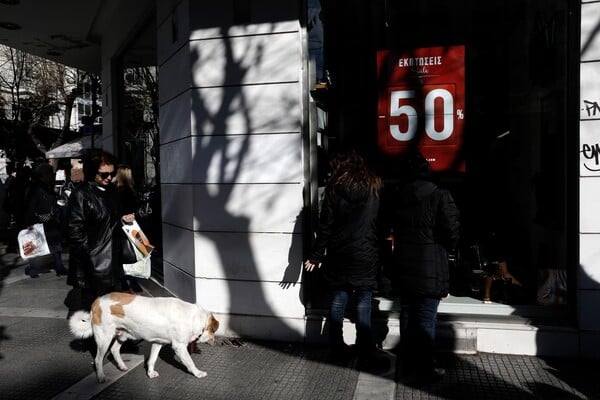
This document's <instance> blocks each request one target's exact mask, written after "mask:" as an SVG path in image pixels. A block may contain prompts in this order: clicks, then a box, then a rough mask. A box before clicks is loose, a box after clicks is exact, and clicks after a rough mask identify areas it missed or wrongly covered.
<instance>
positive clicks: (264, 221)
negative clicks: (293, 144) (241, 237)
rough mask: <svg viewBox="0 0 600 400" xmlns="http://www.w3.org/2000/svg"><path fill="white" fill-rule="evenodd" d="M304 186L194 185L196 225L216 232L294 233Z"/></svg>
mask: <svg viewBox="0 0 600 400" xmlns="http://www.w3.org/2000/svg"><path fill="white" fill-rule="evenodd" d="M302 202H303V200H302V184H300V183H298V184H286V185H282V184H249V185H245V184H236V185H219V184H208V185H194V218H195V219H196V222H195V224H196V225H195V226H196V229H197V230H200V231H216V232H294V231H298V230H299V229H300V227H299V224H298V223H297V219H298V216H299V215H300V211H301V210H302V205H303V203H302Z"/></svg>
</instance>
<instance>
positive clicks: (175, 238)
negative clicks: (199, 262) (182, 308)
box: [162, 224, 196, 290]
mask: <svg viewBox="0 0 600 400" xmlns="http://www.w3.org/2000/svg"><path fill="white" fill-rule="evenodd" d="M162 228H163V231H162V233H163V238H162V239H163V256H162V257H163V260H164V261H165V262H168V263H170V264H172V265H176V266H177V267H178V268H179V269H181V270H183V271H185V272H186V273H187V274H188V275H190V276H195V274H196V266H195V264H194V233H193V232H192V231H190V230H188V229H184V228H180V227H177V226H172V225H168V224H162ZM165 286H166V287H167V288H168V289H169V290H171V287H170V286H169V285H167V280H166V275H165Z"/></svg>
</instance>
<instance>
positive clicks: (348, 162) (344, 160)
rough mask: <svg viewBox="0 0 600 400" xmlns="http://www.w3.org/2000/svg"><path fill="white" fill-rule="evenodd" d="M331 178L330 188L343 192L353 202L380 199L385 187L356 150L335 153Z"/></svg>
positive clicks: (330, 163)
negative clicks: (380, 193)
mask: <svg viewBox="0 0 600 400" xmlns="http://www.w3.org/2000/svg"><path fill="white" fill-rule="evenodd" d="M329 166H330V167H331V177H330V178H329V182H328V184H329V187H330V188H332V189H334V190H339V189H341V191H343V192H344V193H346V194H347V195H348V196H349V197H350V198H351V199H352V200H356V201H361V200H366V199H367V198H368V197H374V198H376V199H377V198H379V192H380V190H381V187H382V185H383V183H382V181H381V178H380V177H379V176H377V175H376V174H375V173H374V172H373V171H372V170H371V169H370V168H369V166H368V165H367V163H366V162H365V160H364V159H363V158H362V157H361V156H360V155H358V153H356V152H355V151H354V150H350V151H343V152H338V153H335V154H334V155H333V156H332V157H331V159H330V161H329Z"/></svg>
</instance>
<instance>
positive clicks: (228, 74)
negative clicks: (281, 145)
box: [190, 33, 302, 339]
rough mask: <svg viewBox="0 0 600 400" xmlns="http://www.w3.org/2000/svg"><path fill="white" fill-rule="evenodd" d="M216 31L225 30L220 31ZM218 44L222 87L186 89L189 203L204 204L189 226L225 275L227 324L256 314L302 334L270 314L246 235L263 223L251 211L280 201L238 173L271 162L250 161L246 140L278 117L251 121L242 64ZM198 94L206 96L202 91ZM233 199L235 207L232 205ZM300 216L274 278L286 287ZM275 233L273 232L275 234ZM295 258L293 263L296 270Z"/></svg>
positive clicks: (241, 328)
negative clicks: (279, 276) (190, 122)
mask: <svg viewBox="0 0 600 400" xmlns="http://www.w3.org/2000/svg"><path fill="white" fill-rule="evenodd" d="M222 36H223V37H226V36H227V35H226V34H225V33H224V34H223V35H222ZM250 42H251V41H250ZM222 43H223V49H224V52H225V60H226V65H225V69H224V70H223V74H224V76H223V82H224V83H225V85H224V86H223V87H221V89H220V93H218V95H217V94H216V92H215V90H216V89H215V88H209V89H208V90H206V91H204V90H203V88H202V87H201V85H200V83H199V82H195V85H194V86H195V88H194V89H192V107H193V118H194V121H195V127H194V128H193V129H194V131H193V134H194V135H197V136H196V137H197V141H196V144H195V149H194V153H193V154H194V159H193V162H192V165H190V166H193V167H194V171H193V174H194V177H193V181H194V182H196V183H197V184H196V185H195V187H194V201H195V202H200V203H201V204H202V210H206V213H204V212H203V213H202V215H198V213H197V211H196V212H195V214H196V215H195V216H194V217H195V219H196V220H197V221H198V223H199V228H196V229H199V231H200V232H201V234H202V236H203V237H204V238H205V239H208V240H209V241H210V242H211V244H212V245H213V246H214V248H215V249H216V251H217V254H218V256H219V258H220V264H221V265H222V268H223V273H224V280H225V282H226V283H227V285H228V288H229V309H230V312H231V314H232V318H231V321H230V329H232V330H233V331H234V332H247V331H248V328H249V326H248V322H247V320H244V318H236V315H237V316H239V315H244V314H246V315H249V316H251V318H253V319H254V320H256V319H257V318H258V317H256V315H257V314H258V315H263V316H268V317H269V327H270V331H272V332H274V333H275V334H276V335H277V336H279V337H284V338H296V339H301V338H302V332H298V331H297V330H295V329H294V328H292V327H290V326H288V324H286V323H285V322H284V321H283V320H281V319H280V318H279V317H277V315H278V313H277V311H275V310H274V309H273V307H272V306H271V304H270V303H271V300H269V299H267V298H266V294H265V292H264V290H263V287H264V286H265V284H266V285H269V284H272V283H274V282H264V277H262V276H261V274H260V273H259V272H260V271H259V261H258V256H257V254H256V251H257V249H255V248H254V246H255V245H254V244H253V243H252V241H251V232H256V231H261V229H260V228H259V229H257V228H256V226H255V225H256V224H257V223H258V225H262V222H264V221H256V220H253V219H252V218H253V216H252V214H253V212H254V211H255V210H261V211H260V215H263V216H269V214H273V213H276V212H277V209H276V207H278V204H277V203H281V198H280V197H279V196H280V191H274V190H273V189H272V186H271V185H264V186H263V187H261V185H260V184H256V183H255V182H253V181H252V180H245V178H244V177H242V175H244V173H245V172H246V173H248V171H247V169H248V168H250V169H252V172H256V171H257V170H259V169H262V170H265V169H268V168H271V167H272V163H273V161H272V160H271V161H270V163H271V164H269V165H265V166H264V167H261V166H259V165H258V166H257V165H253V164H252V162H253V160H250V156H249V154H250V152H251V147H252V145H253V143H252V139H253V137H255V136H257V135H256V134H255V133H256V131H258V132H259V133H260V132H261V128H263V130H264V128H265V127H266V128H269V125H270V124H277V121H278V120H279V118H280V117H279V116H278V115H275V114H274V115H273V119H272V120H267V121H266V122H264V123H263V124H264V125H266V126H263V127H258V128H257V127H256V123H253V122H254V121H252V116H251V111H252V108H253V107H254V106H255V104H256V102H257V101H258V100H257V99H254V98H253V99H250V98H248V93H247V90H246V89H247V86H244V85H240V82H243V81H244V78H245V77H246V76H247V74H248V72H249V68H248V67H244V66H243V65H242V60H239V61H238V60H236V59H235V57H234V52H233V46H232V41H231V39H229V38H225V39H223V40H222ZM252 51H254V52H255V58H256V60H255V61H256V62H259V61H257V60H260V58H261V57H263V56H264V54H262V51H263V49H262V48H261V46H260V45H258V46H257V47H256V48H255V49H248V52H243V53H242V54H244V55H246V54H249V53H251V52H252ZM209 57H210V56H209ZM242 57H243V56H242ZM200 60H202V54H200V50H199V49H198V48H195V49H193V50H192V53H191V65H192V66H197V65H199V64H198V63H199V62H200ZM250 64H252V63H250ZM207 92H208V93H207ZM204 93H207V95H206V96H203V94H204ZM217 103H218V104H217ZM240 120H241V121H242V122H241V123H240ZM231 121H235V122H234V123H233V124H235V125H236V126H235V128H234V129H232V127H231V125H232V122H231ZM240 126H241V127H242V128H240ZM232 131H234V132H233V133H232ZM268 131H269V129H267V132H268ZM280 150H281V152H279V153H271V154H270V156H271V157H272V158H277V157H278V156H283V157H286V156H287V154H284V153H285V150H286V149H280ZM242 198H243V201H241V200H242ZM236 205H238V206H240V208H239V209H237V210H236V209H233V210H232V208H235V207H236ZM228 207H229V209H228ZM195 210H197V209H196V208H195ZM244 214H246V215H244ZM300 220H301V215H298V216H297V217H296V221H295V224H294V225H292V224H290V228H289V229H290V232H289V233H291V234H292V241H291V247H290V249H289V257H290V258H291V259H289V260H288V265H287V269H286V266H285V265H282V266H281V270H282V272H283V271H284V270H285V271H286V272H285V276H284V279H283V280H282V282H281V283H280V287H281V289H282V290H284V289H289V288H290V287H292V286H295V284H296V283H298V282H299V275H300V265H301V254H302V250H301V249H298V246H299V245H300V244H301V237H300V231H299V230H298V229H299V228H300V227H299V221H300ZM264 226H267V225H266V224H264ZM286 233H287V232H286ZM259 234H260V235H265V237H267V238H268V235H269V234H270V233H269V232H264V231H262V232H259ZM276 235H280V232H277V233H276ZM275 239H276V238H275ZM269 242H270V241H269ZM295 264H298V265H297V268H296V270H294V265H295ZM293 275H294V276H293ZM250 328H252V327H250Z"/></svg>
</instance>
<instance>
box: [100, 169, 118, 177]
mask: <svg viewBox="0 0 600 400" xmlns="http://www.w3.org/2000/svg"><path fill="white" fill-rule="evenodd" d="M97 174H98V176H99V177H100V178H102V179H106V178H108V177H109V176H110V177H111V178H114V177H115V176H117V172H116V171H113V172H98V173H97Z"/></svg>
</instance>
